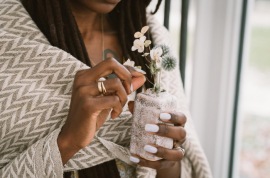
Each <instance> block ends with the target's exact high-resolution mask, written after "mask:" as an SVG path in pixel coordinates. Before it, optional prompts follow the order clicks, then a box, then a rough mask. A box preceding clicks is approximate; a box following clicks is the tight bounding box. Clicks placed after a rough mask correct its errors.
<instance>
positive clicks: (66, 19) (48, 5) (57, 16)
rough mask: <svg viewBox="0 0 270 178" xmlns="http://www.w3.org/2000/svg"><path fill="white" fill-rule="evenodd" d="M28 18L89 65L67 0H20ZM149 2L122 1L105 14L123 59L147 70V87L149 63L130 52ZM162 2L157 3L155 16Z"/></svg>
mask: <svg viewBox="0 0 270 178" xmlns="http://www.w3.org/2000/svg"><path fill="white" fill-rule="evenodd" d="M21 1H22V3H23V5H24V6H25V8H26V10H27V11H28V12H29V14H30V16H31V17H32V19H33V20H34V22H35V23H36V24H37V26H38V27H39V28H40V30H41V31H42V32H43V33H44V35H45V36H46V37H47V39H48V40H49V42H50V43H51V44H52V45H53V46H56V47H58V48H60V49H62V50H64V51H66V52H68V53H70V54H71V55H73V56H74V57H75V58H77V59H78V60H80V61H81V62H83V63H85V64H86V65H88V66H91V64H90V60H89V57H88V53H87V50H86V47H85V44H84V41H83V39H82V36H81V34H80V31H79V29H78V26H77V24H76V21H75V18H74V16H73V14H72V11H71V9H70V6H69V2H68V0H21ZM150 2H151V0H122V1H120V2H119V3H118V5H117V6H116V7H115V9H114V10H113V11H112V12H110V13H109V14H108V18H109V22H110V23H111V25H112V26H113V27H114V29H115V30H117V32H118V33H117V34H118V39H119V41H120V45H121V48H122V52H123V57H124V58H125V59H127V58H131V59H132V60H133V61H135V64H136V65H137V66H141V67H142V69H143V70H144V71H146V77H147V78H148V81H146V83H145V86H146V88H150V87H152V82H153V77H152V76H151V74H150V70H149V69H148V67H147V65H148V62H147V61H146V60H145V59H144V58H143V57H142V56H141V55H140V54H139V53H135V52H132V51H131V47H132V45H133V41H134V36H133V35H134V33H135V32H136V31H139V30H140V29H141V28H142V27H143V26H145V25H146V7H147V6H148V5H149V4H150ZM161 2H162V0H158V2H157V5H156V9H155V10H154V12H152V13H156V12H157V10H158V9H159V6H160V4H161Z"/></svg>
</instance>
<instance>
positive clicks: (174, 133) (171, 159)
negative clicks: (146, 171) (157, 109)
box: [131, 113, 186, 177]
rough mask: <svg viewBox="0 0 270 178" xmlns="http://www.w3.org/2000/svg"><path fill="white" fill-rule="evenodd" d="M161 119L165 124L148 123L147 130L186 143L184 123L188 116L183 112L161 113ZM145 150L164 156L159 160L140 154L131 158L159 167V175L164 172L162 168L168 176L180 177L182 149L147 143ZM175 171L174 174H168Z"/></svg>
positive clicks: (144, 164) (142, 164) (155, 167)
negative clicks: (143, 156)
mask: <svg viewBox="0 0 270 178" xmlns="http://www.w3.org/2000/svg"><path fill="white" fill-rule="evenodd" d="M160 119H161V120H162V121H163V122H164V124H158V125H155V124H146V127H145V130H146V131H147V132H149V133H151V134H155V135H159V136H163V137H168V138H172V139H173V140H175V141H176V143H178V144H179V146H180V145H181V144H182V143H184V141H185V139H186V131H185V129H184V125H185V123H186V117H185V115H184V114H182V113H161V114H160ZM166 123H171V124H173V125H174V126H171V125H168V124H166ZM144 149H145V151H147V152H148V153H150V154H153V155H155V156H158V157H160V158H163V159H162V160H159V161H148V160H146V159H143V158H141V157H139V156H138V155H134V157H133V156H132V157H131V160H133V161H134V162H136V163H138V164H139V165H141V166H145V167H150V168H154V169H157V171H158V175H159V176H158V177H163V176H160V175H161V174H163V173H162V170H163V169H164V170H166V171H164V172H166V177H179V175H180V160H181V159H182V158H183V156H184V152H183V151H181V149H180V150H179V149H174V148H173V149H167V148H164V147H160V146H158V145H146V146H145V147H144ZM172 168H175V169H174V171H169V172H168V169H172ZM171 173H173V175H170V176H168V175H169V174H171Z"/></svg>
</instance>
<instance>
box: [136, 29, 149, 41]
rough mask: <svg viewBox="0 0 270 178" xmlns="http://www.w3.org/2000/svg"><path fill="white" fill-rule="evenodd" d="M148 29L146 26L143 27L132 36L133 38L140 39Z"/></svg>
mask: <svg viewBox="0 0 270 178" xmlns="http://www.w3.org/2000/svg"><path fill="white" fill-rule="evenodd" d="M148 29H149V27H148V26H144V27H143V28H142V29H141V32H136V33H135V34H134V37H135V38H141V37H142V36H144V34H145V33H146V32H147V31H148Z"/></svg>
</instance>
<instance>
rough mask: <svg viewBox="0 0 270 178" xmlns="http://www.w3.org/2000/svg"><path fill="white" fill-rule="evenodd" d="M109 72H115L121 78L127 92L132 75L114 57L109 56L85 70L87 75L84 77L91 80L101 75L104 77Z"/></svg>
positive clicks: (128, 91)
mask: <svg viewBox="0 0 270 178" xmlns="http://www.w3.org/2000/svg"><path fill="white" fill-rule="evenodd" d="M111 73H115V74H116V75H117V77H118V78H119V79H120V80H122V83H123V86H124V87H125V89H126V91H127V93H130V92H131V90H130V86H131V78H132V76H131V74H130V72H129V71H128V70H127V69H126V68H125V67H124V66H123V65H122V64H120V63H119V62H118V61H117V60H115V59H114V58H109V59H106V60H104V61H102V62H100V63H99V64H98V65H96V66H95V67H93V68H91V69H90V70H88V71H87V72H85V73H84V75H87V76H88V77H86V78H87V79H86V80H88V81H89V82H91V81H93V80H97V79H99V78H101V77H106V76H107V75H109V74H111ZM90 76H91V77H90Z"/></svg>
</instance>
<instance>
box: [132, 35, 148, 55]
mask: <svg viewBox="0 0 270 178" xmlns="http://www.w3.org/2000/svg"><path fill="white" fill-rule="evenodd" d="M145 40H146V37H145V36H142V37H140V38H139V39H136V40H135V41H134V42H133V46H132V48H131V50H132V51H136V50H138V52H139V53H142V52H143V51H144V41H145Z"/></svg>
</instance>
